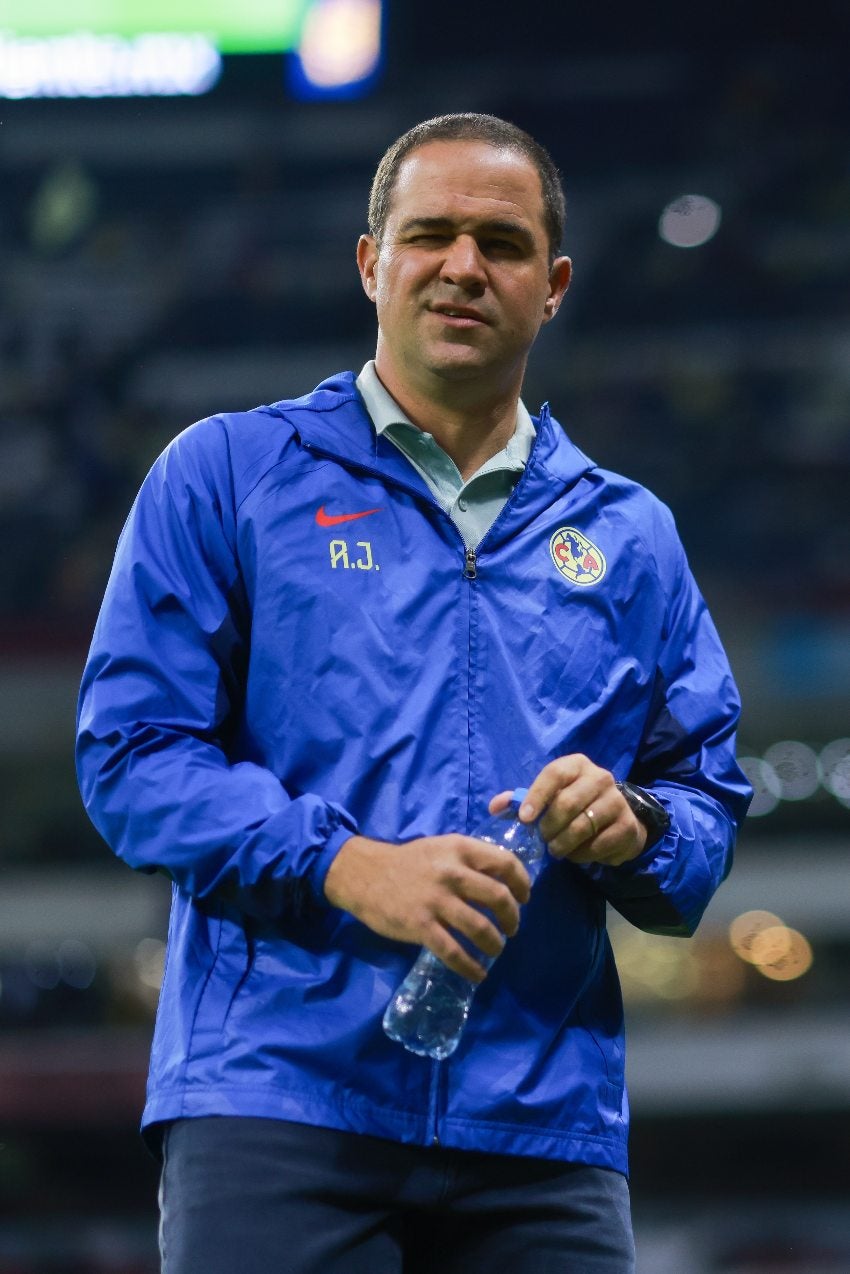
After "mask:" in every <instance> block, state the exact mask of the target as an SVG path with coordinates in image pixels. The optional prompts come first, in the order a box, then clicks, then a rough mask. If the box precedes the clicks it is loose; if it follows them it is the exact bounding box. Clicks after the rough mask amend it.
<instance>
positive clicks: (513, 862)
mask: <svg viewBox="0 0 850 1274" xmlns="http://www.w3.org/2000/svg"><path fill="white" fill-rule="evenodd" d="M470 845H471V848H470V849H469V850H468V851H467V852H466V853H465V855H464V861H465V862H466V864H467V865H468V866H469V867H470V868H471V869H472V870H473V871H474V872H475V873H477V874H479V875H481V876H484V877H487V878H489V879H492V880H498V881H501V882H502V884H503V885H505V886H506V887H507V888H508V890H509V891H510V893H511V894H513V896H514V898H515V899H516V900H517V902H519V903H526V902H528V900H529V898H530V897H531V877H530V876H529V874H528V872H527V871H526V869H525V867H524V866H523V864H522V863H521V862H520V860H519V859H518V858H517V857H516V855H515V854H511V853H510V852H509V851H507V850H504V849H496V848H495V847H494V846H491V845H488V844H487V842H486V841H475V840H473V841H471V842H470Z"/></svg>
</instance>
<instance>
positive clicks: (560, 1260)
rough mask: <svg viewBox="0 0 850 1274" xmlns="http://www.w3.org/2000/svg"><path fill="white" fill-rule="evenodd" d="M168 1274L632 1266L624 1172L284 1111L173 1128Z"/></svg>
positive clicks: (591, 1273)
mask: <svg viewBox="0 0 850 1274" xmlns="http://www.w3.org/2000/svg"><path fill="white" fill-rule="evenodd" d="M163 1152H164V1161H163V1170H162V1180H161V1186H160V1208H161V1221H160V1249H161V1253H162V1272H163V1274H633V1272H634V1243H633V1239H632V1228H631V1218H630V1210H629V1191H628V1183H627V1181H626V1179H625V1177H623V1176H622V1175H621V1174H620V1173H617V1172H612V1171H609V1170H608V1169H605V1168H593V1167H588V1166H586V1165H584V1164H565V1163H558V1162H553V1161H551V1160H545V1159H528V1158H524V1157H520V1156H516V1157H514V1156H512V1155H510V1156H509V1155H487V1154H479V1153H472V1152H468V1151H460V1150H446V1149H442V1148H440V1147H421V1146H409V1145H401V1144H397V1143H396V1142H392V1141H384V1140H381V1139H379V1138H376V1137H365V1136H360V1135H358V1134H355V1133H347V1132H337V1131H335V1130H334V1129H329V1128H313V1127H309V1126H307V1125H305V1124H295V1123H287V1122H283V1121H279V1120H274V1119H253V1118H243V1117H239V1118H235V1117H229V1116H228V1117H220V1118H202V1119H201V1118H199V1119H184V1120H178V1121H177V1122H176V1123H173V1124H171V1125H170V1126H169V1127H168V1129H167V1130H166V1132H165V1137H164V1143H163Z"/></svg>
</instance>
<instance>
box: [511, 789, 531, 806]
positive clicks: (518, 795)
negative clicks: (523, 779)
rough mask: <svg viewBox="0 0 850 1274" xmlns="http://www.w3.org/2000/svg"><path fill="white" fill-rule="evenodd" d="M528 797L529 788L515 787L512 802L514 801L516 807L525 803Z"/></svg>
mask: <svg viewBox="0 0 850 1274" xmlns="http://www.w3.org/2000/svg"><path fill="white" fill-rule="evenodd" d="M527 796H528V788H527V787H515V788H514V794H513V796H512V797H511V800H512V801H513V802H514V803H515V804H516V805H522V803H523V801H524V800H525V798H526V797H527Z"/></svg>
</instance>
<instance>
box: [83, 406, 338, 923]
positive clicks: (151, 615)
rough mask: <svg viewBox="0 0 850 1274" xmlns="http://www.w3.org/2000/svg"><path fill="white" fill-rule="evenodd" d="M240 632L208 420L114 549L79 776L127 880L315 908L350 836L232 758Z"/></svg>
mask: <svg viewBox="0 0 850 1274" xmlns="http://www.w3.org/2000/svg"><path fill="white" fill-rule="evenodd" d="M249 625H250V618H249V614H248V606H247V601H246V596H245V587H244V582H243V580H242V578H241V574H240V570H239V564H238V559H237V551H236V518H235V500H234V496H233V483H232V476H231V471H230V464H229V452H228V446H227V438H226V436H225V431H224V425H223V423H222V422H221V421H218V420H215V419H212V420H209V421H204V422H201V424H200V425H196V426H193V427H192V428H191V429H189V430H187V431H186V432H185V433H184V434H181V435H180V437H179V438H177V439H175V441H174V442H173V443H172V444H171V445H170V446H169V448H168V449H167V450H166V451H165V452H164V453H163V455H162V456H161V457H160V458H159V460H158V461H157V463H156V464H155V465H154V467H153V469H152V470H151V472H150V474H149V475H148V477H147V479H146V480H145V483H144V484H143V486H142V489H141V491H140V492H139V495H138V497H137V499H136V501H135V504H134V506H133V509H132V511H131V513H130V516H129V518H128V521H127V523H126V525H125V527H124V530H123V532H122V534H121V537H120V539H119V542H118V548H117V552H116V556H115V562H114V565H113V569H112V573H111V576H110V579H109V583H108V585H107V589H106V595H105V598H104V601H103V606H102V608H101V612H100V616H99V618H98V621H97V625H96V628H95V633H94V639H93V642H92V646H91V651H90V654H89V658H88V662H87V664H86V668H85V673H84V676H83V682H82V689H81V692H80V699H79V707H78V717H77V725H78V729H77V772H78V778H79V783H80V790H81V792H82V796H83V801H84V803H85V805H86V808H87V810H88V812H89V815H90V817H91V819H92V821H93V822H94V824H95V826H96V827H97V828H98V830H99V831H100V833H101V835H102V836H103V837H104V839H105V840H106V841H107V842H108V844H109V845H110V846H111V847H112V848H113V850H114V851H115V852H116V853H117V854H118V855H119V857H121V858H122V859H124V860H125V861H126V862H127V863H129V864H130V865H131V866H132V867H135V868H137V869H140V870H142V871H148V872H150V871H156V870H159V871H162V872H164V873H166V874H167V875H168V876H170V877H171V878H172V880H173V881H174V882H175V883H176V884H177V886H178V887H179V888H180V889H181V890H183V891H184V892H185V893H187V894H188V895H190V896H191V897H193V898H196V899H201V900H203V899H217V900H220V901H224V902H226V903H228V904H230V905H234V906H236V907H238V908H239V909H241V910H243V911H247V912H249V913H252V914H255V915H259V916H262V917H276V916H280V915H282V914H284V913H285V912H287V911H288V910H292V909H296V910H298V909H300V908H301V907H302V906H303V905H305V903H307V901H308V900H309V899H310V898H311V897H312V898H313V899H315V900H319V901H323V900H324V892H323V886H324V878H325V875H326V873H327V870H328V868H329V867H330V864H331V862H332V860H333V858H334V856H335V854H336V852H337V850H338V849H339V847H340V846H341V845H342V844H343V842H344V841H345V840H347V839H348V837H349V836H351V835H352V833H353V832H355V831H356V830H357V828H356V824H355V821H354V820H353V819H352V818H351V816H350V815H349V814H348V813H347V812H346V811H345V810H344V809H343V808H342V807H341V806H338V805H335V804H332V803H329V802H327V801H325V800H322V799H320V798H319V797H318V796H314V795H299V796H298V797H297V798H296V799H292V798H291V797H290V796H289V795H288V794H287V792H286V791H285V790H284V788H283V786H282V785H281V783H280V781H279V780H278V778H277V777H276V776H275V775H274V774H273V773H271V772H270V771H269V770H267V769H264V768H263V767H262V766H260V765H256V764H253V763H251V762H248V761H244V760H239V759H234V758H233V756H232V755H231V753H232V752H233V748H232V741H233V739H234V737H235V734H236V732H237V730H238V728H239V723H240V716H241V708H242V695H243V685H244V675H245V672H246V669H247V658H248V641H249Z"/></svg>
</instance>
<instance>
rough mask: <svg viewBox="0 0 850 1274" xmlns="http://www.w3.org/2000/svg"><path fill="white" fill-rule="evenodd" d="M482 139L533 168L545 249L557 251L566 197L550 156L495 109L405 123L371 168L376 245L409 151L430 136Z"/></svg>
mask: <svg viewBox="0 0 850 1274" xmlns="http://www.w3.org/2000/svg"><path fill="white" fill-rule="evenodd" d="M458 141H471V142H486V143H487V145H489V146H495V147H497V149H499V150H513V151H517V152H518V153H519V154H521V155H524V156H525V157H526V159H528V160H530V162H531V163H532V164H533V165H534V167H535V168H536V169H537V174H538V176H539V178H540V186H541V189H542V192H543V215H544V220H545V223H546V233H547V234H548V236H549V250H550V254H551V256H552V257H554V256H555V254H556V253H557V251H558V249H559V248H560V246H561V239H562V237H563V233H564V219H565V217H566V202H565V199H564V191H563V187H562V186H561V178H560V175H559V173H558V169H557V168H556V167H555V163H554V160H553V159H552V156H551V155H550V154H549V152H548V150H546V148H545V146H541V145H540V143H539V142H537V141H535V140H534V138H533V137H532V136H531V135H530V134H529V133H526V132H524V131H523V130H522V129H521V128H518V127H517V125H516V124H511V123H509V122H508V121H507V120H504V119H499V117H498V116H497V115H479V114H476V113H474V112H472V111H467V112H463V113H458V114H453V115H438V116H436V117H435V118H434V119H426V120H424V121H423V122H422V123H421V124H416V125H414V127H413V128H411V129H408V131H407V132H406V133H403V134H402V136H401V137H399V138H398V139H397V140H396V141H394V142H393V144H392V146H390V148H389V150H387V152H386V153H385V154H384V156H383V158H382V159H381V162H380V163H379V164H378V167H377V170H376V172H375V178H374V180H373V182H372V190H371V192H370V195H369V232H370V234H372V235H373V236H374V238H375V240H376V241H377V243H378V245H379V246H380V243H381V239H382V238H383V235H384V230H385V229H386V225H387V218H388V217H389V215H390V207H391V205H392V196H393V190H394V189H395V185H396V182H397V181H398V174H399V170H400V169H401V166H402V164H403V163H404V161H405V159H406V158H407V156H408V155H409V154H410V153H411V151H414V150H418V149H419V147H420V146H426V145H427V144H428V143H429V142H458Z"/></svg>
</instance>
